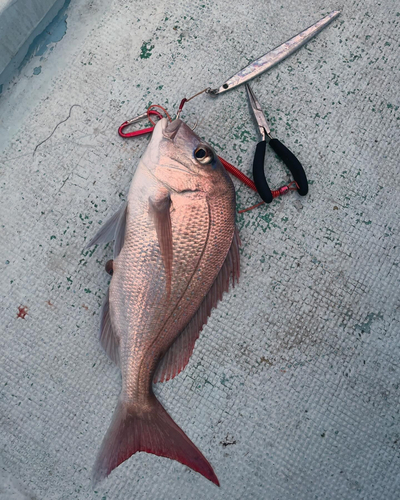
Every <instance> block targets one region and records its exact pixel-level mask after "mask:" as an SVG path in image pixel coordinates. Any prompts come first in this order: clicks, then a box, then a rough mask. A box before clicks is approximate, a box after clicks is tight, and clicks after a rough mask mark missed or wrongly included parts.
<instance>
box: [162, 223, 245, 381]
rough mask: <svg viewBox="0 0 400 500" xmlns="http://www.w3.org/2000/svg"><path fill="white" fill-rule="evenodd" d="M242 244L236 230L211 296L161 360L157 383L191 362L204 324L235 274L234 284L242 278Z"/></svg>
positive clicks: (206, 297)
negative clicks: (240, 248) (240, 249)
mask: <svg viewBox="0 0 400 500" xmlns="http://www.w3.org/2000/svg"><path fill="white" fill-rule="evenodd" d="M239 247H240V238H239V233H238V231H237V229H235V233H234V236H233V240H232V245H231V247H230V249H229V252H228V254H227V256H226V259H225V262H224V264H223V265H222V267H221V269H220V271H219V273H218V275H217V277H216V279H215V281H214V283H213V284H212V286H211V288H210V290H209V291H208V293H207V295H206V296H205V297H204V299H203V302H202V303H201V305H200V307H199V309H198V310H197V311H196V313H195V315H194V316H193V318H192V319H191V320H190V321H189V323H188V324H187V326H186V327H185V328H184V330H183V331H182V332H181V333H180V335H179V336H178V337H177V338H176V339H175V341H174V343H173V344H172V345H171V347H170V348H169V349H168V351H167V352H166V353H165V355H164V357H163V358H162V359H161V361H160V363H159V365H158V367H157V370H156V373H155V375H154V379H153V382H154V383H156V382H165V381H167V380H170V379H172V378H174V377H175V376H176V375H178V373H180V372H181V371H182V370H183V369H184V368H185V366H186V365H187V364H188V362H189V359H190V356H191V355H192V352H193V349H194V344H195V342H196V340H197V339H198V338H199V335H200V332H201V330H202V329H203V326H204V325H205V324H206V323H207V319H208V317H209V316H210V314H211V310H212V309H213V308H214V307H215V306H216V305H217V303H218V302H219V301H220V300H221V299H222V295H223V293H224V292H227V291H228V290H229V281H230V278H231V277H232V285H233V286H235V281H236V282H237V281H239V275H240V255H239Z"/></svg>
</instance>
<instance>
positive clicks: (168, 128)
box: [162, 118, 183, 141]
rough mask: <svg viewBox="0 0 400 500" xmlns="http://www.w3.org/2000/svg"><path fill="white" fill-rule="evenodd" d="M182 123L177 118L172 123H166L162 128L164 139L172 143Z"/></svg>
mask: <svg viewBox="0 0 400 500" xmlns="http://www.w3.org/2000/svg"><path fill="white" fill-rule="evenodd" d="M182 123H183V121H182V120H181V119H179V118H176V119H175V120H173V121H172V122H169V121H167V122H166V123H165V126H164V127H163V131H162V134H163V136H164V137H165V138H166V139H170V140H171V141H173V140H174V139H175V136H176V134H177V133H178V130H179V129H180V127H181V125H182Z"/></svg>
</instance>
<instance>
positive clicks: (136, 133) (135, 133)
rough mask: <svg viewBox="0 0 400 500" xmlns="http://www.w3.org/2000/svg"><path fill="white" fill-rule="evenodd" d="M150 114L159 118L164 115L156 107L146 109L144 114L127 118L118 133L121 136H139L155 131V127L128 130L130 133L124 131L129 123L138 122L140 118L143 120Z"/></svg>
mask: <svg viewBox="0 0 400 500" xmlns="http://www.w3.org/2000/svg"><path fill="white" fill-rule="evenodd" d="M148 115H154V116H157V118H159V119H161V118H163V115H162V114H161V113H159V112H158V111H156V110H154V109H149V111H148V112H147V111H146V113H143V114H142V115H140V116H137V117H136V118H132V119H130V120H127V121H126V122H124V123H123V124H122V125H121V126H120V127H119V129H118V134H119V135H120V136H121V137H138V136H139V135H144V134H150V133H151V132H153V129H154V127H147V128H142V129H140V130H135V131H133V132H128V133H125V132H124V128H126V127H127V126H128V125H132V123H136V122H138V121H140V120H143V119H144V118H147V117H148Z"/></svg>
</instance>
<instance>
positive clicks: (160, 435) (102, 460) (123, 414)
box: [92, 394, 219, 486]
mask: <svg viewBox="0 0 400 500" xmlns="http://www.w3.org/2000/svg"><path fill="white" fill-rule="evenodd" d="M150 396H151V397H150V399H149V402H148V403H149V404H148V405H146V409H145V410H142V409H141V408H140V409H138V408H136V407H135V406H134V405H133V406H132V405H127V404H126V403H124V402H122V401H119V402H118V405H117V408H116V409H115V412H114V416H113V420H112V422H111V424H110V427H109V429H108V431H107V434H106V436H105V438H104V440H103V443H102V445H101V448H100V451H99V453H98V455H97V459H96V462H95V465H94V468H93V476H92V477H93V485H95V484H97V483H98V482H99V481H101V480H102V479H104V478H105V477H107V476H108V475H109V474H110V472H111V471H112V470H113V469H115V468H116V467H118V465H120V464H121V463H122V462H124V461H125V460H127V459H128V458H129V457H130V456H132V455H133V454H134V453H136V452H138V451H145V452H146V453H152V454H154V455H158V456H159V457H167V458H170V459H172V460H176V461H178V462H180V463H181V464H184V465H187V466H188V467H190V468H191V469H193V470H194V471H196V472H199V473H200V474H202V475H203V476H204V477H205V478H207V479H209V480H210V481H212V482H213V483H214V484H216V485H217V486H219V481H218V478H217V476H216V475H215V473H214V471H213V469H212V467H211V465H210V464H209V463H208V461H207V460H206V458H205V457H204V456H203V454H202V453H201V452H200V450H199V449H198V448H197V447H196V446H195V445H194V444H193V443H192V441H190V439H189V438H188V437H187V436H186V434H185V433H184V432H183V431H182V429H180V427H178V425H177V424H176V423H175V422H174V421H173V420H172V418H171V417H170V416H169V415H168V413H167V412H166V410H165V409H164V408H163V406H162V405H161V403H160V402H159V401H158V400H157V399H156V397H155V396H154V394H151V395H150Z"/></svg>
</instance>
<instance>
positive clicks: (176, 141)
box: [89, 119, 239, 485]
mask: <svg viewBox="0 0 400 500" xmlns="http://www.w3.org/2000/svg"><path fill="white" fill-rule="evenodd" d="M235 210H236V202H235V191H234V187H233V184H232V181H231V180H230V178H229V176H228V175H227V173H226V171H225V170H224V168H223V167H222V165H221V164H220V162H219V160H218V158H217V156H216V154H215V153H214V151H213V150H212V149H211V148H210V146H208V145H207V144H205V143H204V142H203V141H202V140H201V139H200V138H199V137H198V136H197V135H196V134H194V133H193V131H192V130H191V129H190V128H189V127H188V126H187V125H185V124H184V123H183V122H182V121H181V120H179V119H177V120H174V121H173V122H171V123H170V122H168V121H167V120H166V119H163V120H160V121H159V122H158V123H157V125H156V127H155V130H154V132H153V136H152V139H151V141H150V143H149V145H148V147H147V149H146V151H145V153H144V155H143V157H142V158H141V160H140V162H139V165H138V167H137V170H136V172H135V175H134V177H133V180H132V184H131V187H130V190H129V195H128V200H127V203H126V205H125V206H124V207H123V208H122V209H121V210H120V211H119V212H118V213H117V214H115V215H114V216H113V217H112V218H111V219H110V221H109V222H108V223H106V224H105V225H104V227H103V228H102V230H101V231H100V233H99V234H98V235H96V237H95V238H94V239H93V240H92V241H91V242H90V243H89V246H90V245H92V244H95V243H103V242H106V241H110V240H112V239H115V245H114V262H113V276H112V280H111V284H110V288H109V293H108V296H107V299H106V301H105V304H104V306H103V311H102V321H101V328H100V342H101V344H102V345H103V347H104V349H105V351H106V352H107V354H108V355H109V357H110V358H111V359H112V360H113V361H114V362H115V363H116V364H117V365H118V366H119V367H120V369H121V374H122V390H121V394H120V397H119V400H118V404H117V407H116V410H115V412H114V416H113V419H112V422H111V424H110V427H109V429H108V431H107V434H106V436H105V438H104V440H103V443H102V445H101V448H100V451H99V454H98V456H97V459H96V463H95V465H94V470H93V480H94V482H95V483H96V482H97V481H99V480H101V479H103V478H104V477H106V476H107V475H108V474H109V473H110V472H111V471H112V470H113V469H114V468H116V467H117V466H118V465H119V464H121V463H122V462H124V461H125V460H127V459H128V458H129V457H130V456H131V455H133V454H134V453H136V452H138V451H145V452H147V453H153V454H155V455H158V456H163V457H168V458H171V459H173V460H177V461H179V462H181V463H183V464H185V465H187V466H188V467H190V468H192V469H193V470H195V471H197V472H199V473H200V474H202V475H203V476H205V477H206V478H207V479H209V480H210V481H212V482H214V483H215V484H217V485H219V482H218V479H217V477H216V475H215V473H214V471H213V469H212V467H211V465H210V464H209V463H208V461H207V460H206V458H205V457H204V456H203V455H202V453H201V452H200V451H199V450H198V448H197V447H196V446H195V445H194V444H193V443H192V442H191V441H190V439H189V438H188V437H187V436H186V434H185V433H184V432H183V431H182V430H181V429H180V428H179V427H178V425H177V424H176V423H175V422H174V421H173V420H172V418H171V417H170V416H169V415H168V413H167V412H166V410H165V409H164V408H163V406H162V405H161V403H160V402H159V401H158V400H157V399H156V397H155V395H154V393H153V389H152V384H153V383H154V382H160V381H164V380H169V379H171V378H173V377H175V376H176V375H177V374H178V373H179V372H180V371H181V370H183V369H184V367H185V366H186V364H187V362H188V361H189V358H190V356H191V354H192V351H193V348H194V344H195V342H196V339H197V338H198V336H199V332H200V330H201V329H202V327H203V325H204V324H205V323H206V321H207V318H208V316H209V314H210V312H211V309H212V308H213V307H214V306H215V305H216V304H217V302H218V301H219V300H220V299H221V298H222V294H223V292H224V291H227V290H228V288H229V281H230V279H232V282H233V283H234V281H235V280H236V279H238V277H239V237H238V234H237V231H236V229H235Z"/></svg>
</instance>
